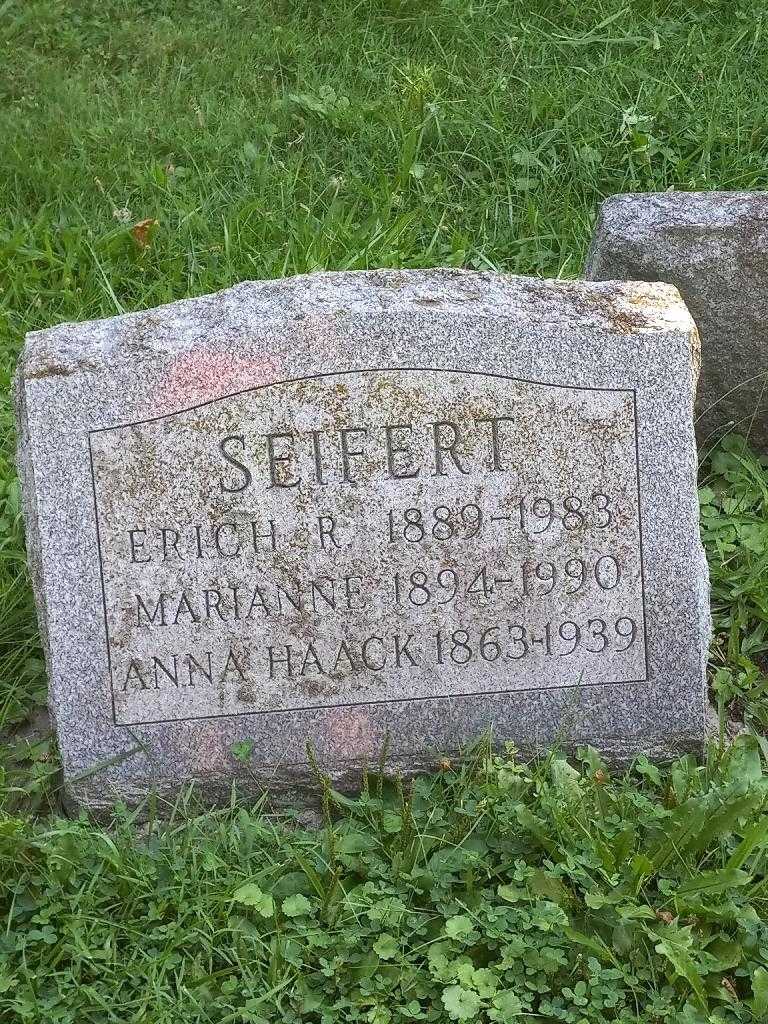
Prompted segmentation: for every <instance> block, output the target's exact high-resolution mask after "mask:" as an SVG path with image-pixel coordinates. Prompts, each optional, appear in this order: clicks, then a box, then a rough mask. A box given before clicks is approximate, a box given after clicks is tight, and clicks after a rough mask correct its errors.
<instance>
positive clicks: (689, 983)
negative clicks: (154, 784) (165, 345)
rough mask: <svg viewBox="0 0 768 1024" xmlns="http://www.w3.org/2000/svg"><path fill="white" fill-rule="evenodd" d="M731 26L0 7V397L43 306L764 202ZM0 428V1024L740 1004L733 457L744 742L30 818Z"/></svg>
mask: <svg viewBox="0 0 768 1024" xmlns="http://www.w3.org/2000/svg"><path fill="white" fill-rule="evenodd" d="M765 17H766V15H765V9H764V5H762V4H754V3H745V2H743V0H736V2H728V3H725V2H719V0H717V2H705V0H701V2H699V3H693V4H691V3H683V2H681V0H642V2H639V3H633V4H629V3H627V4H620V3H617V2H616V0H610V2H600V0H583V2H582V0H580V2H578V3H577V2H575V0H574V2H568V0H558V2H557V3H554V2H550V0H533V2H529V3H522V2H521V0H514V2H506V0H375V2H374V0H326V2H324V3H322V4H321V3H317V2H311V0H300V2H296V0H291V2H288V0H267V2H265V3H251V4H248V3H244V2H240V3H235V2H231V0H222V2H221V3H219V4H215V5H213V4H210V3H205V2H203V0H152V2H151V3H149V2H143V0H100V2H98V3H96V2H95V0H67V2H66V3H64V2H63V0H24V2H21V0H5V2H3V0H0V48H1V49H0V54H1V56H0V140H1V141H0V153H2V158H1V159H0V388H1V389H2V392H3V394H7V390H8V384H9V380H10V373H11V370H12V367H13V365H14V362H15V359H16V355H17V353H18V351H19V347H20V345H21V342H22V338H23V335H24V332H25V331H27V330H31V329H34V328H37V327H43V326H48V325H49V324H52V323H56V322H59V321H62V320H80V319H86V318H90V317H98V316H108V315H112V314H113V313H115V312H119V311H122V310H124V309H125V310H130V309H137V308H141V307H147V306H152V305H155V304H158V303H160V302H165V301H170V300H173V299H177V298H182V297H184V296H187V295H193V294H200V293H204V292H208V291H213V290H215V289H217V288H222V287H225V286H227V285H229V284H232V283H233V282H235V281H238V280H242V279H244V278H249V277H260V278H265V277H277V276H281V275H284V274H290V273H297V272H302V271H309V270H314V269H319V268H328V269H341V268H366V267H376V266H389V267H401V266H435V265H441V264H442V265H444V264H448V265H455V266H470V267H476V268H491V269H497V270H503V271H512V272H520V273H533V274H544V275H556V274H563V275H565V276H575V275H576V274H577V273H578V270H579V267H580V264H581V258H582V255H583V252H584V250H585V249H586V246H587V243H588V239H589V230H590V225H591V221H592V217H593V213H594V210H595V207H596V205H597V203H598V202H599V200H600V199H601V198H602V197H603V196H604V195H607V194H609V193H611V192H617V191H627V190H642V189H648V190H657V189H665V188H669V187H672V186H674V187H677V188H703V189H707V188H761V187H765V184H766V175H767V173H768V129H766V103H765V99H764V83H765V81H766V80H767V79H768V74H767V73H768V48H767V47H766V45H765V39H764V36H765V28H766V26H765ZM0 434H1V435H2V436H1V438H0V527H1V528H0V737H2V739H1V740H0V745H1V749H0V911H1V912H2V915H3V917H2V921H3V928H2V929H1V930H0V951H2V955H0V972H1V973H0V1020H5V1019H8V1020H20V1021H25V1022H31V1021H35V1022H37V1021H46V1022H48V1021H55V1022H59V1021H60V1022H68V1021H72V1022H77V1024H80V1022H94V1024H97V1022H98V1024H101V1022H121V1024H122V1022H124V1021H131V1020H136V1021H139V1020H141V1021H153V1022H155V1021H157V1022H165V1021H168V1022H171V1021H173V1022H174V1024H176V1022H187V1021H189V1022H192V1021H194V1022H197V1021H200V1022H208V1021H210V1022H216V1024H219V1022H223V1021H231V1022H240V1021H243V1022H260V1021H269V1022H272V1021H275V1020H285V1021H289V1022H290V1021H302V1022H304V1021H306V1022H310V1024H320V1022H322V1024H331V1022H334V1024H335V1022H337V1021H342V1022H343V1021H367V1022H371V1024H390V1022H398V1021H410V1020H425V1021H438V1022H443V1021H450V1020H468V1021H478V1022H482V1024H485V1022H488V1021H502V1022H503V1021H515V1022H516V1021H522V1022H525V1024H533V1022H537V1024H538V1022H541V1021H545V1022H554V1021H566V1022H574V1024H582V1022H588V1024H592V1022H602V1021H622V1022H629V1021H633V1022H643V1024H645V1022H655V1021H662V1020H672V1021H681V1022H684V1024H702V1022H706V1021H719V1022H731V1021H733V1022H735V1021H760V1020H765V1019H768V973H767V971H768V931H766V922H768V906H767V905H766V891H767V890H766V884H768V883H767V882H766V867H765V865H766V843H768V838H767V832H768V830H767V829H766V816H765V802H766V785H768V783H766V778H768V770H767V769H766V748H765V741H764V739H763V738H762V735H763V733H764V732H765V731H766V728H767V727H768V681H767V680H766V676H765V665H766V662H765V660H764V659H765V653H766V649H767V648H768V642H766V632H767V630H768V626H767V625H766V622H767V620H768V596H767V595H768V585H767V584H766V579H767V578H768V577H767V576H766V571H765V570H766V568H767V567H766V561H768V554H766V552H767V551H768V545H766V540H768V537H767V536H766V534H767V533H768V511H767V509H766V501H767V496H768V472H767V471H766V468H765V467H764V466H762V465H761V464H760V463H759V462H758V461H757V460H756V459H755V458H754V457H753V456H751V455H750V454H749V452H748V451H746V450H745V449H744V448H743V447H742V446H741V445H740V444H739V443H738V442H736V441H728V442H727V443H726V445H725V446H723V448H722V449H720V450H719V451H717V452H716V453H714V455H713V457H712V459H711V460H710V461H709V462H708V464H707V465H706V466H705V468H704V470H703V473H702V485H703V487H702V510H703V517H702V529H703V536H704V539H705V543H706V545H707V550H708V553H709V557H710V566H711V571H712V578H713V604H714V613H715V624H716V639H715V643H714V645H713V654H712V678H713V692H714V694H715V695H716V697H717V699H718V700H719V702H720V705H721V709H722V720H723V723H724V728H725V723H726V721H727V720H728V719H732V718H736V719H745V720H746V721H747V722H748V723H751V725H752V727H753V728H754V731H755V736H754V737H753V738H744V739H741V740H740V741H739V742H738V743H737V745H736V746H735V747H733V748H728V746H727V745H725V744H724V745H722V746H721V745H720V744H718V743H715V744H714V746H713V749H712V750H711V751H710V754H709V756H708V758H707V759H706V760H705V761H704V762H703V763H701V764H696V763H694V762H693V761H692V760H690V759H685V760H684V761H682V762H680V763H678V764H676V765H673V766H666V767H663V766H654V765H651V764H649V763H648V762H647V761H645V760H642V759H641V760H640V761H638V763H637V764H636V766H635V768H634V770H633V772H632V773H631V774H628V775H626V776H624V775H616V776H611V775H610V773H609V772H608V770H607V769H606V768H605V766H603V765H601V764H600V763H599V761H598V760H597V759H596V757H595V755H594V754H593V753H591V752H589V751H585V752H583V755H582V757H581V759H575V760H574V761H573V762H572V764H571V765H568V764H567V763H566V762H565V761H564V760H562V759H560V758H556V757H553V758H552V759H550V760H548V761H546V762H545V763H542V764H540V765H535V766H532V767H531V768H525V767H522V766H520V765H518V764H517V763H516V762H515V761H514V759H513V758H512V757H511V755H510V756H507V757H506V758H504V759H502V760H494V759H492V758H490V757H489V756H488V755H487V753H483V752H482V751H481V752H479V753H478V754H477V756H476V757H475V759H474V760H473V762H472V764H471V765H468V766H466V767H462V768H456V767H447V768H445V769H444V770H443V771H442V772H441V773H440V774H438V775H436V776H435V777H433V778H431V779H427V780H425V781H423V782H421V783H419V785H418V786H417V787H416V789H415V790H414V792H413V793H410V792H402V791H399V790H398V788H397V787H396V786H383V785H382V786H380V785H379V782H378V780H377V779H376V778H375V777H374V776H372V777H371V779H370V780H369V787H368V790H367V792H366V793H365V794H364V795H363V797H362V798H361V799H360V800H359V801H356V802H354V803H351V804H350V803H347V802H345V801H340V800H336V799H335V798H334V797H333V796H332V795H331V794H329V796H328V807H329V814H330V815H332V819H331V817H329V819H328V822H327V824H326V827H325V829H323V830H321V831H320V832H312V833H310V832H305V831H302V830H300V829H298V830H297V829H296V828H294V827H292V826H291V823H290V822H289V823H281V822H280V821H276V820H273V819H268V818H265V817H264V816H262V815H260V814H259V813H258V809H256V810H253V809H247V808H241V807H233V808H227V809H222V810H220V811H218V812H209V813H206V814H202V815H194V814H193V811H194V806H193V805H192V804H191V803H189V804H186V805H185V806H181V807H179V808H177V810H176V813H175V816H174V817H173V818H172V820H171V822H170V824H168V825H161V824H160V823H159V822H157V821H156V822H154V823H153V824H152V825H151V826H150V827H142V828H136V827H134V826H133V825H132V824H131V822H130V819H129V817H128V816H126V815H125V814H121V815H119V820H118V821H117V822H116V824H115V826H114V827H112V828H109V829H104V828H101V827H99V826H97V825H95V824H92V823H89V822H87V821H85V820H82V821H68V820H65V819H63V818H61V817H60V816H58V815H57V814H56V806H57V796H58V791H57V787H58V784H59V783H58V776H57V774H56V757H55V751H54V749H53V747H52V744H51V742H50V740H49V739H48V738H46V737H45V736H42V737H41V736H39V735H38V734H37V733H34V732H33V733H32V736H33V739H32V741H31V742H29V741H28V740H27V739H26V738H25V736H26V735H28V732H29V726H28V723H29V721H30V720H31V719H32V720H33V719H34V716H35V713H36V711H38V710H39V708H40V707H41V706H42V705H43V704H44V700H45V678H44V672H43V666H42V661H41V658H40V652H39V647H38V640H37V631H36V625H35V620H34V613H33V606H32V600H31V595H30V590H29V585H28V581H27V577H26V572H25V560H24V549H23V532H22V526H21V522H20V520H19V496H18V485H17V482H16V479H15V475H14V470H13V465H12V447H13V437H12V427H11V414H10V406H9V403H8V402H7V401H6V402H5V403H4V405H3V407H2V410H0ZM51 811H53V813H51ZM331 821H332V822H333V823H331Z"/></svg>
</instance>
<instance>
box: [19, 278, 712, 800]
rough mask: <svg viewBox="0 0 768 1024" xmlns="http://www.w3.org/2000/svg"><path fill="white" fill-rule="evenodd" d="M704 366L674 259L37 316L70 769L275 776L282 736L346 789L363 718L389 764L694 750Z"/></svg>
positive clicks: (32, 458) (35, 498) (27, 421)
mask: <svg viewBox="0 0 768 1024" xmlns="http://www.w3.org/2000/svg"><path fill="white" fill-rule="evenodd" d="M697 371H698V339H697V335H696V330H695V328H694V325H693V322H692V320H691V318H690V316H689V314H688V311H687V309H686V307H685V305H684V304H683V303H682V301H681V300H680V297H679V295H678V293H677V292H676V290H675V289H674V288H672V287H669V286H667V285H649V284H615V283H611V284H587V283H583V282H570V283H566V282H555V281H536V280H532V279H526V278H516V277H508V276H501V275H494V274H487V273H475V272H470V271H459V270H432V271H405V272H400V271H380V272H367V273H339V274H333V273H325V274H316V275H311V276H307V277H298V278H293V279H288V280H283V281H274V282H261V283H253V282H247V283H244V284H241V285H238V286H236V287H234V288H231V289H229V290H227V291H224V292H221V293H219V294H216V295H209V296H205V297H202V298H197V299H191V300H187V301H182V302H177V303H174V304H172V305H169V306H165V307H162V308H160V309H154V310H150V311H147V312H141V313H133V314H129V315H126V316H120V317H115V318H113V319H110V320H102V321H97V322H91V323H83V324H63V325H61V326H58V327H53V328H51V329H50V330H45V331H40V332H36V333H33V334H31V335H29V337H28V339H27V342H26V346H25V349H24V353H23V356H22V359H21V361H20V366H19V370H18V375H17V380H16V401H17V410H18V425H19V435H20V441H19V467H20V472H21V476H22V483H23V495H24V508H25V515H26V523H27V534H28V546H29V558H30V564H31V568H32V574H33V580H34V586H35V593H36V599H37V607H38V613H39V619H40V625H41V629H42V633H43V637H44V643H45V650H46V657H47V666H48V673H49V677H50V699H51V705H52V709H53V712H54V716H55V721H56V726H57V731H58V737H59V743H60V747H61V753H62V757H63V762H64V770H65V779H66V785H67V789H68V793H69V795H70V797H71V798H72V799H73V800H74V801H76V802H78V803H80V804H82V805H85V806H87V807H91V808H97V809H98V808H102V807H105V806H108V805H109V804H110V803H111V802H112V801H114V800H115V799H117V798H120V799H123V800H126V801H127V802H129V803H134V802H136V801H138V800H140V799H141V798H142V797H143V796H144V795H146V794H147V793H148V792H149V791H150V790H152V789H154V790H155V791H156V792H158V793H159V794H160V795H161V797H162V796H169V797H170V796H172V795H173V794H174V793H176V792H177V791H178V790H179V788H180V787H182V786H183V785H184V784H185V783H188V782H192V781H195V782H196V783H198V788H199V791H200V792H201V793H202V794H203V795H204V796H205V797H206V798H207V799H210V800H215V799H217V798H219V797H221V796H223V795H225V794H226V793H227V791H228V788H229V787H230V786H231V783H232V781H233V780H237V781H238V782H239V783H240V785H241V787H244V788H245V789H246V790H247V789H254V788H259V787H266V788H267V789H269V790H271V791H272V793H273V795H274V796H275V797H280V798H282V799H283V800H289V799H294V800H298V799H303V798H304V796H305V795H306V794H307V791H308V790H310V789H311V787H312V784H313V776H312V769H311V766H310V764H309V761H308V755H307V745H308V744H309V745H310V746H311V748H312V749H313V750H314V752H315V755H316V757H317V760H318V761H319V762H320V764H321V765H322V766H323V768H324V769H325V770H326V771H327V772H328V773H329V774H330V775H331V777H332V778H333V780H334V783H335V784H336V785H337V786H340V787H348V786H353V785H354V784H355V781H356V780H357V779H358V778H359V773H360V769H361V767H362V766H364V765H365V764H371V765H373V764H375V763H376V761H377V759H378V758H379V756H380V754H381V752H382V750H383V749H386V750H387V752H388V754H387V763H388V768H389V769H390V770H393V771H399V772H402V773H403V774H404V775H410V774H413V773H416V772H418V771H422V770H425V769H429V768H430V767H432V766H433V765H435V763H436V761H437V759H438V758H439V756H440V755H441V754H445V753H448V754H450V753H452V752H455V751H457V750H460V749H462V748H463V747H464V746H465V745H466V744H468V743H470V742H471V741H473V740H475V739H476V738H478V737H479V736H481V735H482V734H483V733H484V732H486V731H487V730H488V729H492V730H493V735H494V737H495V738H496V740H499V741H501V740H506V739H511V740H513V741H515V742H516V743H517V744H518V745H519V746H520V747H521V748H523V749H524V750H526V751H531V750H534V749H543V748H545V747H546V746H547V745H549V744H552V743H553V742H560V743H562V744H563V745H564V746H566V747H573V746H574V745H575V744H578V743H591V744H594V745H595V746H597V747H599V748H600V749H601V750H603V751H604V752H605V753H606V754H607V755H608V756H609V757H612V758H616V759H624V758H626V757H628V756H630V755H632V754H633V753H634V752H636V751H640V750H643V751H648V752H650V753H654V754H657V755H667V754H673V753H676V752H679V751H682V750H688V749H692V748H695V747H696V746H697V745H699V744H700V743H701V740H702V736H703V733H704V715H705V677H704V670H705V657H706V651H707V642H708V635H709V611H708V580H707V570H706V564H705V560H704V556H703V553H702V548H701V544H700V540H699V533H698V506H697V499H696V451H695V441H694V434H693V422H692V407H693V399H694V392H695V385H696V376H697ZM235 752H237V754H238V755H239V756H235ZM244 755H245V756H244ZM244 762H245V763H244Z"/></svg>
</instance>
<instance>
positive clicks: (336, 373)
mask: <svg viewBox="0 0 768 1024" xmlns="http://www.w3.org/2000/svg"><path fill="white" fill-rule="evenodd" d="M387 371H394V372H397V371H405V372H413V371H417V372H419V371H420V372H426V373H454V374H459V375H462V374H463V375H467V376H471V377H493V378H495V379H497V380H511V381H515V382H516V383H518V384H533V385H535V386H537V387H544V388H560V389H562V390H565V391H607V392H611V393H613V394H621V393H624V394H631V395H632V414H633V421H634V434H635V477H636V483H637V525H638V539H639V551H638V554H639V559H640V597H641V602H642V608H643V662H644V666H645V673H644V676H643V678H642V679H616V680H611V681H610V682H600V683H582V682H578V683H563V684H560V685H555V686H527V687H517V688H513V689H510V690H472V691H468V692H466V693H449V694H443V695H440V694H427V695H425V696H423V697H391V698H389V699H379V700H361V701H355V702H349V701H347V702H344V703H339V704H308V705H306V706H301V707H293V708H285V709H280V708H270V709H268V710H262V711H239V712H237V713H236V714H229V715H193V716H191V717H190V718H154V719H149V720H147V721H140V722H118V721H117V710H116V707H115V686H114V678H113V669H112V653H111V648H110V639H109V621H108V614H109V613H108V611H107V593H106V584H105V582H104V563H103V560H102V553H101V530H100V527H99V507H98V500H97V495H96V474H95V472H94V466H93V449H92V446H91V435H92V434H101V433H105V432H106V431H108V430H122V429H124V428H125V427H136V426H141V425H143V424H145V423H157V422H159V421H160V420H167V419H170V418H171V417H172V416H181V415H183V414H184V413H187V412H193V411H194V410H195V409H204V408H205V407H206V406H209V405H215V404H216V402H221V401H225V400H226V399H228V398H239V397H240V396H241V395H248V394H252V393H253V392H255V391H263V390H264V389H265V388H272V387H278V386H280V385H282V384H296V383H298V382H299V381H302V380H320V379H322V378H325V377H341V376H349V375H351V374H363V373H385V372H387ZM638 426H639V425H638V419H637V389H636V388H603V387H596V386H578V385H575V384H552V383H550V382H548V381H542V380H529V379H528V378H526V377H512V376H510V375H509V374H506V373H488V372H484V371H482V370H460V369H457V368H450V367H437V366H379V367H371V366H369V367H364V368H360V369H355V370H333V371H329V372H328V373H311V374H305V375H304V376H302V377H289V378H287V379H286V380H274V381H270V382H269V383H268V384H258V385H256V387H252V388H243V390H242V391H234V392H232V393H230V394H226V395H218V396H217V397H216V398H209V399H208V400H206V401H205V402H198V403H197V404H196V405H190V406H187V407H186V408H184V409H175V410H174V411H173V412H168V413H162V414H161V415H159V416H148V417H147V418H146V419H142V420H132V421H130V422H128V423H116V424H114V425H113V426H111V427H94V428H92V429H91V430H89V431H88V459H89V464H90V468H91V486H92V489H93V509H94V520H95V524H96V547H97V550H98V555H99V578H100V584H101V599H102V609H103V612H104V634H105V641H106V654H107V668H108V670H109V689H110V698H111V703H112V724H113V725H114V726H116V727H120V728H123V729H125V728H128V729H130V728H131V727H133V726H136V725H164V724H168V723H172V722H201V721H206V720H210V719H217V718H246V717H250V716H251V715H286V714H292V713H293V714H296V713H301V712H303V711H315V710H318V709H328V710H330V709H332V708H350V707H358V706H360V705H366V706H375V705H377V704H411V703H414V702H416V701H424V700H450V699H451V698H457V697H489V696H490V697H501V696H507V695H510V694H514V693H538V692H540V691H542V692H543V691H548V690H579V689H594V688H595V687H600V686H636V685H640V684H641V683H647V682H648V616H647V611H646V601H645V565H644V557H643V514H642V505H641V500H640V442H639V438H638Z"/></svg>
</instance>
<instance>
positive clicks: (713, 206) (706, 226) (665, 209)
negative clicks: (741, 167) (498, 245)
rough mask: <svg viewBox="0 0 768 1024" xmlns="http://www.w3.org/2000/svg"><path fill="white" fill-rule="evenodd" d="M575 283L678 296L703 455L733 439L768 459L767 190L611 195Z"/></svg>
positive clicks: (602, 207) (601, 211)
mask: <svg viewBox="0 0 768 1024" xmlns="http://www.w3.org/2000/svg"><path fill="white" fill-rule="evenodd" d="M584 276H585V277H586V278H588V279H590V280H593V281H608V280H633V281H635V280H637V281H667V282H669V284H673V285H675V287H677V288H679V289H680V292H681V294H682V296H683V299H684V300H685V302H686V303H687V305H688V308H689V309H690V311H691V313H692V315H693V317H694V319H695V321H696V324H697V326H698V329H699V331H700V332H701V347H702V370H701V379H700V381H699V388H698V401H697V403H696V427H697V430H696V432H697V435H698V438H699V444H700V446H701V448H702V451H703V452H704V453H706V452H708V451H710V450H711V449H713V448H715V447H716V445H717V442H718V441H719V440H720V438H721V437H723V436H724V435H726V434H728V433H730V432H732V431H733V432H737V433H739V434H744V435H746V436H747V437H748V438H749V441H750V444H751V445H753V446H754V447H755V448H756V449H757V450H758V451H759V452H762V453H764V454H768V192H662V193H629V194H626V195H616V196H610V197H609V198H608V199H606V200H604V202H603V203H602V205H601V207H600V214H599V217H598V221H597V225H596V227H595V234H594V238H593V239H592V247H591V249H590V253H589V256H588V257H587V262H586V266H585V268H584Z"/></svg>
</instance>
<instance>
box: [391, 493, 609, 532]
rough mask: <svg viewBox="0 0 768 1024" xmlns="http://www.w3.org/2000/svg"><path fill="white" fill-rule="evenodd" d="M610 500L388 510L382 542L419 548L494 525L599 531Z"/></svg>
mask: <svg viewBox="0 0 768 1024" xmlns="http://www.w3.org/2000/svg"><path fill="white" fill-rule="evenodd" d="M613 516H614V513H613V508H612V500H611V498H609V496H608V495H607V494H602V493H596V494H591V495H589V496H588V497H580V496H579V495H576V494H567V495H565V496H564V497H562V498H557V499H555V500H553V499H552V498H546V497H543V496H541V495H532V496H527V497H522V498H515V499H513V500H512V502H511V503H510V504H509V505H508V506H507V507H505V509H496V510H494V511H490V510H488V509H483V508H482V506H480V505H478V504H476V503H475V502H467V503H466V504H463V505H459V506H458V507H455V508H451V507H449V506H448V505H434V506H430V507H427V508H420V507H417V506H413V507H411V508H400V509H390V510H389V511H388V512H387V540H388V541H389V543H390V544H394V543H396V542H397V541H405V542H406V544H421V543H422V542H423V541H428V540H442V541H448V540H471V539H472V538H473V537H477V536H478V534H480V533H481V532H482V531H483V530H484V529H486V528H488V527H489V526H492V525H494V524H498V523H501V524H506V527H507V529H510V530H516V531H517V530H519V531H520V532H521V533H527V534H531V535H536V534H542V533H546V532H547V531H548V530H550V529H552V527H553V526H555V524H557V523H562V525H563V528H564V529H565V530H567V531H569V532H571V531H575V530H581V529H583V528H584V527H596V528H597V529H599V530H604V529H605V528H606V527H608V526H610V525H611V523H612V522H613Z"/></svg>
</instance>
